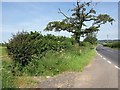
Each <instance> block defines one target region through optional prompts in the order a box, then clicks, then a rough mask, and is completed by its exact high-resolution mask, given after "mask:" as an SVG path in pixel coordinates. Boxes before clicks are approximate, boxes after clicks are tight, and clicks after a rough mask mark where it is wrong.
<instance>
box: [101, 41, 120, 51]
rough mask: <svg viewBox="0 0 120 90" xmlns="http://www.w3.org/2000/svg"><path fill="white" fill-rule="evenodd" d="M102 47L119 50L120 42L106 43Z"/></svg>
mask: <svg viewBox="0 0 120 90" xmlns="http://www.w3.org/2000/svg"><path fill="white" fill-rule="evenodd" d="M103 46H107V47H111V48H118V49H120V42H119V41H118V42H111V43H106V44H103Z"/></svg>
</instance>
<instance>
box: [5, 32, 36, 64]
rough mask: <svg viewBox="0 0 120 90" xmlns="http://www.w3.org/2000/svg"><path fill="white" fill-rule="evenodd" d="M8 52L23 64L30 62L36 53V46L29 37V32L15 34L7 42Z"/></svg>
mask: <svg viewBox="0 0 120 90" xmlns="http://www.w3.org/2000/svg"><path fill="white" fill-rule="evenodd" d="M7 49H8V54H9V55H10V57H11V58H12V59H13V60H14V61H15V62H19V63H20V64H21V65H22V66H25V65H27V64H28V62H29V61H30V60H31V58H32V55H33V54H34V47H33V45H32V43H31V40H30V38H29V33H27V32H21V33H17V34H16V35H13V37H12V39H10V40H9V43H8V44H7Z"/></svg>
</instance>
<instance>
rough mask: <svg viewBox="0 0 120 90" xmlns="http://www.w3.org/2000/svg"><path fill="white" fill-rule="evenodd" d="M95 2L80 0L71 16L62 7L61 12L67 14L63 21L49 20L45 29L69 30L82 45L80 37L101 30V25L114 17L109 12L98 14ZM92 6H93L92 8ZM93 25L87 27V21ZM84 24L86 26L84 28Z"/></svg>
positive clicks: (111, 20)
mask: <svg viewBox="0 0 120 90" xmlns="http://www.w3.org/2000/svg"><path fill="white" fill-rule="evenodd" d="M96 5H97V3H95V4H93V3H92V1H90V2H79V1H77V4H76V5H74V6H75V8H74V9H72V10H71V11H72V12H73V13H72V15H71V16H67V15H66V14H64V13H63V12H62V11H61V10H60V9H59V13H61V14H62V15H64V16H65V19H63V20H62V21H53V22H49V23H48V25H47V27H46V28H45V31H53V30H54V31H68V32H71V33H73V36H74V38H75V41H76V42H77V43H79V45H80V37H81V36H85V35H88V33H91V32H96V31H99V30H100V26H101V25H102V24H105V23H107V22H110V23H111V24H112V22H113V21H114V19H113V18H112V17H110V16H109V15H107V14H100V15H98V16H96V11H95V10H94V6H96ZM91 7H92V8H91ZM90 21H92V22H91V23H92V24H91V26H89V27H87V25H86V22H90ZM83 26H84V27H86V28H84V29H83Z"/></svg>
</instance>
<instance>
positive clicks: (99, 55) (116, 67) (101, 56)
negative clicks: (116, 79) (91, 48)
mask: <svg viewBox="0 0 120 90" xmlns="http://www.w3.org/2000/svg"><path fill="white" fill-rule="evenodd" d="M97 54H98V55H99V56H100V57H102V58H103V60H106V61H107V62H108V63H109V64H112V62H110V61H109V60H107V59H106V58H104V57H103V56H102V55H100V54H99V53H98V52H97ZM112 65H113V66H114V67H115V68H117V69H118V70H120V68H119V67H118V66H116V65H114V64H112Z"/></svg>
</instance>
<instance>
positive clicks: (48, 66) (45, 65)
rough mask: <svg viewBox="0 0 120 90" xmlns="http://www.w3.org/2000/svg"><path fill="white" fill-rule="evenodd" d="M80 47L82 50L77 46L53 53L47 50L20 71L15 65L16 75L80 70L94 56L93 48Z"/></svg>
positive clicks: (50, 73)
mask: <svg viewBox="0 0 120 90" xmlns="http://www.w3.org/2000/svg"><path fill="white" fill-rule="evenodd" d="M82 49H84V51H83V50H81V49H80V48H79V47H73V48H71V49H69V50H65V51H60V52H54V53H53V52H52V51H49V52H47V54H46V56H45V57H43V58H41V59H39V58H37V59H34V60H32V62H30V63H29V65H28V66H26V67H25V68H23V69H22V70H21V71H19V67H20V66H17V67H16V69H15V70H16V71H17V75H26V76H27V75H29V76H49V75H50V76H54V75H56V74H59V73H62V72H64V71H82V70H83V69H84V68H85V66H86V65H87V64H88V63H89V62H90V61H91V59H92V57H94V56H95V50H94V49H90V48H87V47H86V48H85V47H82ZM85 49H86V50H85ZM18 71H19V72H18Z"/></svg>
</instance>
